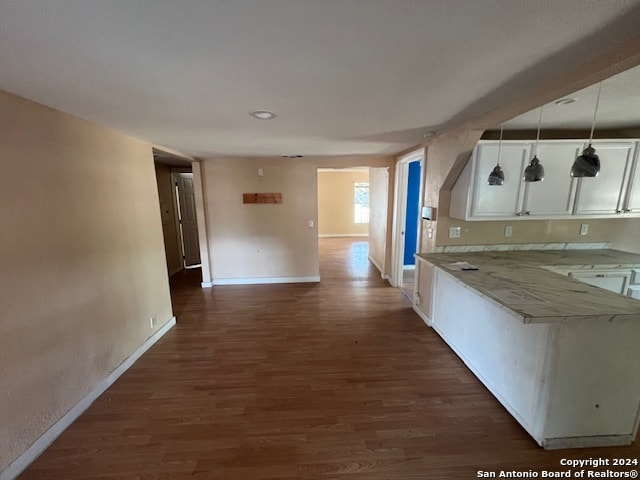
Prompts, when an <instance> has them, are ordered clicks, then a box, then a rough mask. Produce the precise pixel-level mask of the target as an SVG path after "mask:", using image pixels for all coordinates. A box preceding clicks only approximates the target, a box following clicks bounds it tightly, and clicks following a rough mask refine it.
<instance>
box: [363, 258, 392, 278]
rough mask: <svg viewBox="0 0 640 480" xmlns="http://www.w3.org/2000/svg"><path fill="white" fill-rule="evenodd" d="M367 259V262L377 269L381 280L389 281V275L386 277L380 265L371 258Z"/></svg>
mask: <svg viewBox="0 0 640 480" xmlns="http://www.w3.org/2000/svg"><path fill="white" fill-rule="evenodd" d="M367 258H369V261H370V262H371V263H372V264H373V266H374V267H376V268H377V269H378V271H379V272H380V276H381V277H382V279H383V280H389V275H387V274H386V273H384V270H383V269H382V268H381V267H380V264H379V263H378V262H376V261H375V260H374V259H373V258H371V257H367Z"/></svg>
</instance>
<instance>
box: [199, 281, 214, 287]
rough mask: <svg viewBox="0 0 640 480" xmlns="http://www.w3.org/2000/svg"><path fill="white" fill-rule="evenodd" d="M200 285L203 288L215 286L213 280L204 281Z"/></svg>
mask: <svg viewBox="0 0 640 480" xmlns="http://www.w3.org/2000/svg"><path fill="white" fill-rule="evenodd" d="M200 286H201V287H202V288H211V287H213V282H202V283H200Z"/></svg>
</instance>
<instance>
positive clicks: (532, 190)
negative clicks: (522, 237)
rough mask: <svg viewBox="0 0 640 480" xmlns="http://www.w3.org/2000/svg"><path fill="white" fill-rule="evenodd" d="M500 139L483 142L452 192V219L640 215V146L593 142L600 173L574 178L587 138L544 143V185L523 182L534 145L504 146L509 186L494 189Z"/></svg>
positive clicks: (514, 143) (540, 155) (531, 142)
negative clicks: (491, 179) (491, 180)
mask: <svg viewBox="0 0 640 480" xmlns="http://www.w3.org/2000/svg"><path fill="white" fill-rule="evenodd" d="M498 144H499V142H497V141H493V140H492V141H480V142H478V145H477V146H476V148H475V149H474V151H473V154H472V156H471V158H470V160H469V162H467V165H466V166H465V168H464V169H463V171H462V173H461V174H460V176H459V177H458V179H457V181H456V182H455V184H454V186H453V188H452V190H451V202H450V208H449V216H450V217H451V218H457V219H461V220H470V221H473V220H475V221H478V220H522V219H538V220H542V219H544V220H546V219H569V218H607V217H611V216H619V215H624V216H628V217H640V165H638V163H640V158H639V157H640V142H639V141H635V140H633V141H629V140H627V141H620V140H598V141H597V142H593V146H594V148H596V153H597V154H598V155H599V157H600V162H601V169H600V173H599V175H598V176H597V177H594V178H587V177H584V178H573V177H571V176H570V174H569V172H570V171H571V166H572V165H573V162H574V160H575V158H576V157H577V156H578V155H580V154H581V153H582V150H583V149H584V148H585V147H586V146H587V145H588V142H587V141H585V140H543V141H541V142H539V145H538V158H539V159H540V162H541V163H542V165H543V167H544V170H545V178H544V180H543V181H541V182H531V183H525V182H524V181H523V179H522V177H523V174H524V169H525V167H526V166H527V165H528V163H529V160H530V158H531V157H532V156H533V153H534V152H533V150H535V141H534V140H527V141H512V140H507V141H503V142H502V151H501V155H500V165H501V166H502V169H503V171H504V174H505V182H504V185H501V186H490V185H488V183H487V179H488V177H489V173H491V171H492V170H493V168H494V167H495V165H496V161H497V159H498Z"/></svg>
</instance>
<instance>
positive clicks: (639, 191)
mask: <svg viewBox="0 0 640 480" xmlns="http://www.w3.org/2000/svg"><path fill="white" fill-rule="evenodd" d="M639 164H640V143H638V144H637V146H636V150H635V154H634V159H633V163H632V165H631V168H630V171H629V184H628V186H627V189H626V192H625V199H624V202H623V204H622V211H621V213H622V214H623V215H629V216H640V165H639Z"/></svg>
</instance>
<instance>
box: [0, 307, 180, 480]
mask: <svg viewBox="0 0 640 480" xmlns="http://www.w3.org/2000/svg"><path fill="white" fill-rule="evenodd" d="M175 324H176V317H171V318H170V319H169V321H168V322H167V323H165V324H164V325H163V326H162V327H160V328H159V329H158V330H157V331H156V332H155V333H154V334H153V335H151V336H150V337H149V338H148V339H147V340H146V341H145V342H144V343H143V344H142V345H140V347H138V349H137V350H136V351H135V352H133V353H132V354H131V355H130V356H129V357H127V358H126V359H125V360H124V361H123V362H122V363H121V364H120V365H118V366H117V367H116V369H115V370H114V371H113V372H111V373H110V374H109V375H108V376H107V377H106V378H104V379H103V380H101V381H100V382H98V384H97V385H96V386H95V387H94V388H93V390H91V391H90V392H89V393H87V394H86V395H85V396H84V397H83V398H81V399H80V401H79V402H78V403H76V404H75V405H74V406H73V407H72V408H71V410H69V411H68V412H67V413H65V414H64V415H63V416H62V417H61V418H60V419H59V420H58V421H57V422H56V423H54V424H53V425H52V426H51V427H50V428H49V429H48V430H47V431H46V432H44V433H43V434H42V435H41V436H40V438H38V439H37V440H36V441H35V442H33V443H32V444H31V446H30V447H29V448H27V449H26V450H25V451H24V452H23V453H22V454H21V455H20V456H19V457H18V458H16V459H15V460H14V461H13V462H11V463H10V464H9V465H8V466H7V468H5V469H4V470H3V471H2V472H0V480H13V479H14V478H16V477H17V476H18V475H20V474H21V473H22V472H23V471H24V470H25V469H26V468H27V467H28V466H29V465H30V464H31V463H32V462H33V461H34V460H35V459H36V458H38V457H39V456H40V455H42V453H43V452H44V451H45V450H46V449H47V448H48V447H49V446H50V445H51V444H52V443H53V442H54V441H55V439H56V438H58V437H59V436H60V435H61V434H62V433H63V432H64V431H65V430H66V429H67V428H68V427H69V426H70V425H71V424H72V423H73V422H74V421H76V420H77V419H78V417H80V415H82V414H83V413H84V412H85V410H86V409H87V408H89V407H90V406H91V404H92V403H93V402H94V401H95V400H96V399H97V398H98V397H99V396H100V395H102V394H103V393H104V392H105V390H107V388H109V387H110V386H111V385H113V383H114V382H115V381H116V380H118V378H119V377H120V376H121V375H122V374H123V373H124V372H126V371H127V370H128V369H129V368H130V367H131V365H133V364H134V363H135V362H136V360H138V359H139V358H140V357H141V356H142V355H143V354H144V353H145V352H146V351H147V350H149V348H151V347H152V346H153V344H154V343H156V342H157V341H158V340H160V338H162V336H163V335H164V334H165V333H167V332H168V331H169V330H171V328H173V326H174V325H175Z"/></svg>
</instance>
